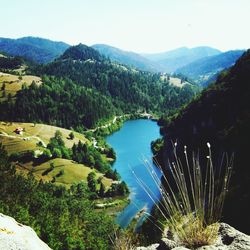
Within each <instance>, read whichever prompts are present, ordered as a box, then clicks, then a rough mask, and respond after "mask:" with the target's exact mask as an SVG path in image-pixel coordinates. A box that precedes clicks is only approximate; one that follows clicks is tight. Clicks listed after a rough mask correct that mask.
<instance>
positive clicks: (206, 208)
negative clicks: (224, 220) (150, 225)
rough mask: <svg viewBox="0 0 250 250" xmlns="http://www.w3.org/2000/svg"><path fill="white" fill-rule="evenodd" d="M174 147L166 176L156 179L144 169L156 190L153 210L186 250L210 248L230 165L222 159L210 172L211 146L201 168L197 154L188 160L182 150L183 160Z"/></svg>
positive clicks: (215, 231) (220, 210)
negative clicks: (159, 214) (158, 212)
mask: <svg viewBox="0 0 250 250" xmlns="http://www.w3.org/2000/svg"><path fill="white" fill-rule="evenodd" d="M176 146H177V144H175V145H174V161H173V162H171V163H169V169H170V171H169V172H168V174H170V175H171V177H172V180H173V181H170V178H169V177H170V176H166V175H164V172H163V170H162V169H161V167H160V166H159V168H160V169H161V172H162V174H163V175H162V176H163V177H162V178H163V179H164V183H166V185H164V186H163V185H162V180H160V179H159V178H158V176H157V175H156V173H155V172H154V170H153V168H152V166H151V165H149V164H147V169H148V171H149V173H150V175H151V177H152V178H153V180H154V181H155V183H156V185H157V186H158V188H159V190H160V192H161V194H162V200H161V202H160V203H159V204H157V203H156V206H157V208H158V210H159V211H160V213H161V214H162V216H163V217H164V218H165V220H166V221H167V226H168V228H169V230H170V231H171V232H172V233H173V234H174V235H175V240H176V241H177V242H178V243H179V244H180V245H184V246H187V247H189V248H192V249H193V248H196V247H199V246H203V245H210V244H212V243H214V242H215V240H216V239H217V236H218V223H217V222H218V221H219V220H220V218H221V214H222V209H223V205H224V200H225V196H226V193H227V190H228V185H229V181H230V177H231V173H232V161H233V157H232V158H231V159H228V157H227V155H225V156H224V157H223V159H222V161H221V165H220V167H219V168H216V169H215V168H214V166H213V162H212V153H211V146H210V144H209V143H207V146H208V155H207V156H206V160H205V161H206V166H203V167H202V166H201V162H202V161H201V158H200V156H199V155H198V154H197V155H195V154H193V155H192V157H189V156H188V153H187V147H186V146H185V147H184V157H183V158H184V160H181V159H180V158H179V157H178V156H177V153H176ZM135 177H136V179H137V181H138V183H139V184H140V185H141V186H142V188H143V189H144V190H145V191H146V193H147V194H148V195H149V197H150V198H151V199H152V200H153V201H154V202H156V201H157V198H156V197H155V196H154V194H153V193H152V192H151V190H150V189H149V188H148V187H147V185H146V184H145V183H144V182H143V181H142V180H140V178H138V177H137V176H135Z"/></svg>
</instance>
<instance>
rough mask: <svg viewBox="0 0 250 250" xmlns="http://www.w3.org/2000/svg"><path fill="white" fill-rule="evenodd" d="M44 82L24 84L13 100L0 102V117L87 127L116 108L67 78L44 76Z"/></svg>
mask: <svg viewBox="0 0 250 250" xmlns="http://www.w3.org/2000/svg"><path fill="white" fill-rule="evenodd" d="M42 81H43V84H41V86H37V85H36V84H35V83H32V84H31V86H30V87H29V88H27V87H25V86H23V88H22V90H20V91H19V92H18V93H17V95H16V100H15V102H10V101H5V102H2V103H1V105H0V119H1V120H8V121H13V120H14V121H20V122H37V123H46V124H51V125H56V126H59V127H64V128H71V127H73V128H76V129H77V128H79V130H80V129H81V128H85V127H87V128H89V127H94V126H96V125H97V124H98V122H100V121H105V120H108V119H110V118H111V117H112V116H113V115H114V113H115V112H118V111H117V108H115V107H114V105H113V104H112V103H111V101H110V100H109V98H108V97H105V96H103V95H101V94H100V93H98V92H97V91H95V90H92V89H88V88H85V87H82V86H79V85H77V84H75V83H74V82H73V81H71V80H69V79H62V78H55V77H46V76H45V77H43V79H42Z"/></svg>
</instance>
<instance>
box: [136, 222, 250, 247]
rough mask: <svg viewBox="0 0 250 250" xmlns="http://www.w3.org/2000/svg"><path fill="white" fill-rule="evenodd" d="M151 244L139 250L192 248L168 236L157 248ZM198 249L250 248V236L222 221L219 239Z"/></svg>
mask: <svg viewBox="0 0 250 250" xmlns="http://www.w3.org/2000/svg"><path fill="white" fill-rule="evenodd" d="M152 246H154V247H155V246H156V245H155V244H154V245H151V246H148V247H144V248H137V249H138V250H139V249H141V250H153V249H156V250H191V249H189V248H186V247H185V246H178V244H177V243H176V242H174V241H173V240H170V239H168V238H162V239H161V241H160V243H159V244H158V246H156V248H152ZM197 250H250V236H249V235H246V234H244V233H241V232H240V231H238V230H236V229H235V228H233V227H231V226H230V225H228V224H226V223H220V228H219V233H218V239H217V240H216V242H215V243H214V244H213V245H209V246H202V247H199V248H197Z"/></svg>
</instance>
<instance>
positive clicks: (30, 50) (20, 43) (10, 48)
mask: <svg viewBox="0 0 250 250" xmlns="http://www.w3.org/2000/svg"><path fill="white" fill-rule="evenodd" d="M68 47H69V45H68V44H66V43H64V42H54V41H51V40H48V39H44V38H39V37H23V38H18V39H10V38H0V52H1V51H2V52H5V53H8V54H9V55H12V56H22V57H24V58H25V59H28V60H31V61H33V62H36V63H48V62H50V61H53V60H54V59H55V58H56V57H58V56H60V55H61V54H62V53H63V52H64V51H65V50H66V49H67V48H68Z"/></svg>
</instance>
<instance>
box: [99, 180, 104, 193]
mask: <svg viewBox="0 0 250 250" xmlns="http://www.w3.org/2000/svg"><path fill="white" fill-rule="evenodd" d="M104 195H105V186H104V184H103V183H102V182H101V185H100V189H99V196H100V197H104Z"/></svg>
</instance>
